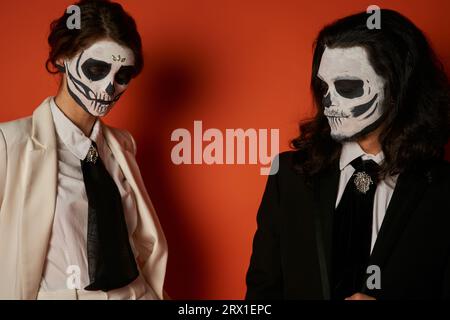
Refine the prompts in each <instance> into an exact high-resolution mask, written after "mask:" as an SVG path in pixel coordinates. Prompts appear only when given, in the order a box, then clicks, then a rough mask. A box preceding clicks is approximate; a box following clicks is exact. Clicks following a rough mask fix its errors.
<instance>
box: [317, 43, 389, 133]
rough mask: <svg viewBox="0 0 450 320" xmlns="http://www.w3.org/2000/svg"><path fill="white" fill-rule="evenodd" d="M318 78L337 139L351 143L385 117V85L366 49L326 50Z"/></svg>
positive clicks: (332, 131)
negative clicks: (370, 60) (321, 83)
mask: <svg viewBox="0 0 450 320" xmlns="http://www.w3.org/2000/svg"><path fill="white" fill-rule="evenodd" d="M317 77H318V78H320V79H321V80H322V81H323V86H324V90H323V92H324V96H323V100H322V104H323V108H324V115H325V116H326V117H327V118H328V123H329V125H330V128H331V136H332V138H333V139H335V140H337V141H345V140H351V139H352V138H353V137H355V136H357V135H358V134H361V133H365V131H367V130H368V129H371V127H372V126H373V125H375V124H376V122H377V120H378V119H380V117H381V116H382V115H383V110H382V109H383V99H384V85H385V82H384V80H383V78H381V77H380V76H379V75H378V74H376V72H375V70H374V69H373V67H372V66H371V64H370V62H369V59H368V55H367V52H366V50H365V49H364V48H363V47H351V48H333V49H330V48H325V51H324V53H323V55H322V60H321V62H320V66H319V70H318V73H317ZM369 131H370V130H369Z"/></svg>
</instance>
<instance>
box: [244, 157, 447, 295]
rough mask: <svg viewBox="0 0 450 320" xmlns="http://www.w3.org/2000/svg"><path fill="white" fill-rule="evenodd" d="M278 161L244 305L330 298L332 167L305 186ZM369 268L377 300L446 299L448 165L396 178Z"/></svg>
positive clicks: (335, 176)
mask: <svg viewBox="0 0 450 320" xmlns="http://www.w3.org/2000/svg"><path fill="white" fill-rule="evenodd" d="M292 158H293V152H286V153H282V154H280V156H279V171H278V173H277V174H276V175H273V176H269V178H268V182H267V185H266V189H265V192H264V196H263V199H262V202H261V205H260V208H259V211H258V215H257V222H258V229H257V231H256V234H255V237H254V240H253V253H252V257H251V261H250V267H249V269H248V273H247V294H246V298H247V299H329V297H330V284H329V279H330V269H331V266H330V256H331V252H330V251H331V250H330V249H331V235H332V218H333V212H334V206H335V202H336V196H337V191H338V183H339V176H340V170H339V167H338V161H337V162H336V163H335V165H334V166H332V167H331V168H329V169H328V170H326V171H324V172H322V173H320V174H319V175H317V176H316V177H314V178H313V179H312V183H310V184H307V183H306V182H305V179H304V178H303V177H302V176H301V175H300V174H298V173H297V172H296V171H295V170H294V168H293V164H292ZM369 264H370V265H377V266H378V267H379V268H380V270H381V289H379V290H377V289H375V290H368V289H367V287H366V286H364V287H363V288H361V292H363V293H366V294H368V295H371V296H374V297H375V298H377V299H436V298H437V299H439V298H450V164H449V163H447V162H445V161H437V162H436V163H434V164H433V165H431V166H430V167H429V168H428V170H426V172H425V171H424V172H417V171H416V172H414V173H413V172H409V173H406V172H405V173H402V174H400V176H399V177H398V180H397V185H396V187H395V190H394V193H393V195H392V198H391V201H390V203H389V206H388V209H387V211H386V215H385V217H384V220H383V223H382V226H381V229H380V231H379V233H378V236H377V240H376V243H375V246H374V248H373V250H372V255H371V258H370V263H369Z"/></svg>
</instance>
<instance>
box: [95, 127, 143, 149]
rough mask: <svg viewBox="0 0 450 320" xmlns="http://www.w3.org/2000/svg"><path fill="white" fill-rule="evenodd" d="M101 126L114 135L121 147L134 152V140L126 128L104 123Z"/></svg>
mask: <svg viewBox="0 0 450 320" xmlns="http://www.w3.org/2000/svg"><path fill="white" fill-rule="evenodd" d="M103 127H104V128H105V129H106V131H107V132H109V133H110V134H112V135H113V136H114V137H115V139H116V140H117V142H118V143H119V144H120V145H121V146H122V147H124V148H125V149H127V150H129V151H131V152H132V153H133V154H136V142H135V140H134V138H133V135H132V134H131V133H130V132H129V131H128V130H125V129H120V128H116V127H112V126H109V125H107V124H105V123H103Z"/></svg>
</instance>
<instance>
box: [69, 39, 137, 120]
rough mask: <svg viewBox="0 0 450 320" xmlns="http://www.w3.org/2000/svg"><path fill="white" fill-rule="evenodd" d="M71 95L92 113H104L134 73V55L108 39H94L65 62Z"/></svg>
mask: <svg viewBox="0 0 450 320" xmlns="http://www.w3.org/2000/svg"><path fill="white" fill-rule="evenodd" d="M64 65H65V72H66V75H67V88H68V91H69V93H70V95H71V96H72V98H73V99H74V100H75V101H76V102H77V103H78V104H79V105H80V106H81V107H82V108H83V109H84V110H85V111H87V112H89V113H90V114H92V115H93V116H96V117H97V116H99V117H101V116H104V115H106V114H107V113H108V112H109V111H110V110H111V108H112V106H113V105H114V103H116V102H117V100H119V98H120V96H121V95H122V94H123V93H124V91H125V89H126V88H127V87H128V84H129V82H130V80H131V78H132V76H133V74H134V70H135V69H134V54H133V51H132V50H131V49H129V48H127V47H123V46H121V45H119V44H118V43H116V42H114V41H111V40H101V41H98V42H95V43H94V44H93V45H92V46H90V47H89V48H87V49H86V50H83V51H81V52H80V53H79V54H78V55H76V56H75V57H73V58H72V59H70V60H65V61H64Z"/></svg>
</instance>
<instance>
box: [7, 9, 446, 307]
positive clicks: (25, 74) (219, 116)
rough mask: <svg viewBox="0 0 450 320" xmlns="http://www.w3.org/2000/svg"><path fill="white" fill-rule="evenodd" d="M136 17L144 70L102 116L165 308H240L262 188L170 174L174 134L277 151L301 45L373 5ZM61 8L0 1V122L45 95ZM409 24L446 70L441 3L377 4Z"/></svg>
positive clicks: (285, 132)
mask: <svg viewBox="0 0 450 320" xmlns="http://www.w3.org/2000/svg"><path fill="white" fill-rule="evenodd" d="M120 2H121V3H122V4H123V5H124V7H125V9H126V10H127V11H129V12H130V13H131V14H132V16H133V17H134V18H135V19H136V21H137V24H138V27H139V30H140V33H141V36H142V39H143V44H144V52H145V63H146V66H145V68H144V71H143V73H142V75H141V76H139V77H138V78H137V79H136V80H135V81H133V82H132V85H131V86H130V88H129V90H128V92H127V93H126V94H125V95H124V96H123V98H122V99H121V102H120V103H119V104H118V105H117V106H116V107H115V109H114V110H113V112H112V113H111V114H110V115H109V116H108V117H107V119H106V122H107V123H109V124H110V125H113V126H117V127H122V128H127V129H128V130H129V131H130V132H131V133H132V134H133V135H134V137H135V138H136V140H137V143H138V161H139V164H140V167H141V170H142V174H143V176H144V180H145V182H146V185H147V188H148V191H149V193H150V196H151V198H152V199H153V202H154V204H155V207H156V209H157V211H158V215H159V217H160V220H161V223H162V225H163V228H164V230H165V233H166V236H167V239H168V242H169V264H168V273H167V278H166V279H167V280H166V288H167V291H168V292H169V294H170V295H171V296H172V297H173V298H176V299H178V298H188V299H212V298H219V299H222V298H231V299H233V298H234V299H240V298H242V297H243V296H244V293H245V272H246V269H247V267H248V262H249V257H250V253H251V241H252V237H253V233H254V231H255V227H256V223H255V215H256V211H257V208H258V205H259V202H260V199H261V195H262V192H263V188H264V185H265V182H266V178H267V177H265V176H260V175H259V168H260V166H258V165H213V166H208V165H181V166H175V165H173V164H172V162H171V159H170V153H171V149H172V147H173V146H174V145H175V143H174V142H171V141H170V135H171V133H172V131H173V130H174V129H176V128H187V129H189V130H190V131H191V132H193V121H194V120H202V121H203V127H204V130H205V129H207V128H219V129H221V130H223V132H224V130H225V129H226V128H244V129H246V128H255V129H259V128H266V129H269V128H279V129H280V148H281V150H286V149H288V142H289V140H290V139H291V138H293V137H294V136H295V135H296V134H297V122H298V120H300V119H301V118H304V117H306V116H308V115H311V114H312V110H311V107H310V106H311V98H310V93H309V89H308V88H309V83H308V82H309V77H310V64H311V55H312V42H313V40H314V37H315V36H316V35H317V33H318V31H319V30H320V28H321V27H322V26H323V25H324V24H326V23H329V22H332V21H333V20H335V19H337V18H339V17H342V16H345V15H348V14H351V13H354V12H357V11H362V10H365V9H366V8H367V7H368V6H369V5H371V4H374V3H373V1H371V2H367V1H356V0H355V1H321V0H316V1H300V0H298V1H293V0H292V1H289V0H285V1H277V0H245V1H243V0H215V1H207V0H204V1H197V0H189V1H186V0H165V1H143V0H141V1H139V0H129V1H128V0H127V1H120ZM71 3H72V1H60V0H58V1H56V0H53V1H51V0H45V1H44V0H41V1H5V2H3V3H2V5H1V7H0V30H1V31H0V34H1V40H2V46H1V50H0V63H1V70H2V77H0V93H1V97H2V99H3V101H2V105H1V107H0V121H7V120H12V119H16V118H18V117H23V116H28V115H30V114H31V113H32V112H33V110H34V108H35V107H36V106H38V105H39V104H40V102H41V101H42V100H43V99H44V98H45V97H47V96H50V95H54V94H56V90H57V86H58V78H57V77H54V76H50V75H48V74H47V73H46V71H45V68H44V62H45V59H46V56H47V52H48V48H47V42H46V37H47V35H48V29H49V24H50V21H51V20H52V19H54V18H56V17H58V16H60V14H61V13H62V11H63V10H65V8H66V7H67V6H68V5H69V4H71ZM376 4H377V5H379V6H380V7H384V8H392V9H396V10H398V11H400V12H401V13H403V14H404V15H406V16H407V17H409V18H411V19H412V20H413V21H414V22H415V23H416V24H417V25H418V26H419V27H420V28H421V29H422V30H423V31H424V32H425V33H426V34H427V36H428V37H429V39H430V41H431V43H432V45H433V46H434V48H435V49H436V51H437V53H438V56H439V57H440V58H441V59H442V61H443V63H444V65H445V67H446V69H447V70H449V68H450V42H449V39H450V28H449V25H450V23H449V18H448V14H449V12H450V2H448V1H447V0H427V1H412V0H404V1H377V3H376Z"/></svg>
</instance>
